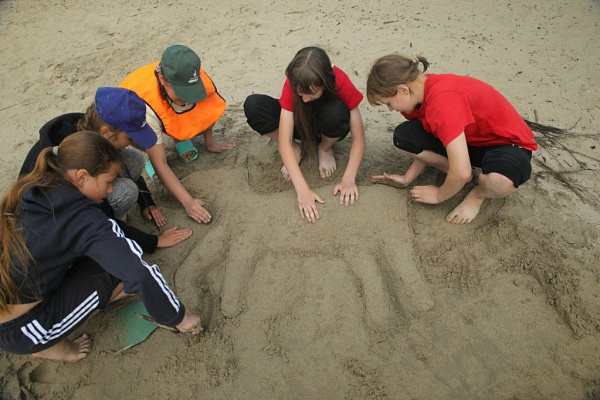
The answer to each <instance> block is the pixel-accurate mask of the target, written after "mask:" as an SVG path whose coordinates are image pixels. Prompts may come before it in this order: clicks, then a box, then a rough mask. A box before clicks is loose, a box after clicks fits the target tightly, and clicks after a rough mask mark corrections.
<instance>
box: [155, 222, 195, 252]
mask: <svg viewBox="0 0 600 400" xmlns="http://www.w3.org/2000/svg"><path fill="white" fill-rule="evenodd" d="M190 236H192V230H191V229H177V227H176V226H175V227H173V228H171V229H167V230H166V231H164V232H163V233H161V234H160V235H159V236H158V245H157V246H156V247H160V248H165V247H171V246H175V245H176V244H178V243H181V242H183V241H184V240H185V239H187V238H189V237H190Z"/></svg>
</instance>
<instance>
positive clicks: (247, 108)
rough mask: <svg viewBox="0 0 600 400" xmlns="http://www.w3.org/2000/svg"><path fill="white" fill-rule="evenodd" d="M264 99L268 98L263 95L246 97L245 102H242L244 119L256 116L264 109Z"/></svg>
mask: <svg viewBox="0 0 600 400" xmlns="http://www.w3.org/2000/svg"><path fill="white" fill-rule="evenodd" d="M265 97H268V96H266V95H264V94H251V95H250V96H248V97H246V100H244V114H246V118H251V117H252V116H254V115H256V114H257V113H258V112H259V110H261V109H262V108H263V107H264V103H265Z"/></svg>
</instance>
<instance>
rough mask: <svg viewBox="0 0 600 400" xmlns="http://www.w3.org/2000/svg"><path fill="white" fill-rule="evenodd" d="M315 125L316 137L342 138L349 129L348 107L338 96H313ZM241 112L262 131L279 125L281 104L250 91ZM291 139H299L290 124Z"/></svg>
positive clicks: (262, 133)
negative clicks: (331, 98)
mask: <svg viewBox="0 0 600 400" xmlns="http://www.w3.org/2000/svg"><path fill="white" fill-rule="evenodd" d="M312 108H313V111H314V113H315V123H316V128H317V138H318V139H317V140H318V141H320V137H321V135H323V136H326V137H329V138H339V140H342V139H343V138H345V137H346V135H348V132H349V131H350V110H349V109H348V107H347V106H346V105H345V104H344V103H343V102H342V101H341V100H338V99H336V100H333V101H326V100H323V99H317V100H314V101H313V102H312ZM244 113H245V114H246V119H247V120H248V125H250V127H251V128H252V129H253V130H255V131H256V132H258V133H260V134H261V135H265V134H267V133H271V132H273V131H275V130H277V129H278V128H279V117H280V115H281V105H280V104H279V100H277V99H274V98H273V97H271V96H267V95H264V94H252V95H250V96H248V97H247V98H246V101H245V102H244ZM294 139H298V140H299V139H300V134H299V132H298V131H297V130H296V128H294Z"/></svg>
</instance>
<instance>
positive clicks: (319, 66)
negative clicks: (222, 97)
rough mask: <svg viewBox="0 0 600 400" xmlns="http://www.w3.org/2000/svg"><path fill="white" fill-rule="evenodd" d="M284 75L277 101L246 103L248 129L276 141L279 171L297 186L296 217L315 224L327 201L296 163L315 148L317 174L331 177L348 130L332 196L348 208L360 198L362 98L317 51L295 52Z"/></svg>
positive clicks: (256, 96) (257, 98)
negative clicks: (338, 144) (339, 175)
mask: <svg viewBox="0 0 600 400" xmlns="http://www.w3.org/2000/svg"><path fill="white" fill-rule="evenodd" d="M285 75H286V76H287V79H286V81H285V84H284V86H283V91H282V93H281V97H280V98H279V101H277V100H276V99H274V98H272V97H270V96H266V95H261V94H253V95H250V96H248V98H247V99H246V101H245V102H244V112H245V114H246V118H247V119H248V124H249V125H250V127H251V128H252V129H254V130H255V131H257V132H258V133H260V134H261V135H265V136H268V137H269V138H271V139H273V140H275V141H276V142H278V143H279V153H280V154H281V159H282V160H283V168H282V169H281V172H282V173H283V175H284V177H285V178H286V179H291V180H292V182H293V184H294V187H295V188H296V193H297V195H298V208H299V209H300V215H301V216H302V218H305V217H306V218H307V219H308V221H310V222H313V223H314V222H315V221H316V220H317V219H319V211H318V210H317V206H316V202H319V203H324V202H325V201H324V200H323V199H321V197H320V196H319V195H318V194H316V193H315V192H313V191H312V190H311V189H310V188H309V186H308V184H307V183H306V180H305V179H304V176H303V175H302V171H301V170H300V167H299V166H298V164H299V162H300V160H301V158H302V156H303V155H304V154H305V153H306V152H307V151H310V150H313V149H314V147H318V155H319V172H320V174H321V177H322V178H329V177H330V176H331V175H332V174H333V173H334V172H335V170H336V162H335V158H334V156H333V144H334V143H335V142H337V141H339V140H342V139H344V138H345V137H346V135H347V134H348V131H350V133H351V135H352V148H351V149H350V158H349V159H348V165H347V167H346V171H345V172H344V175H343V176H342V180H341V182H340V183H338V184H337V185H336V186H335V188H334V189H333V194H334V195H337V193H338V192H339V193H340V205H342V204H345V205H346V206H348V205H351V204H354V201H355V200H358V188H357V187H356V183H355V179H356V173H357V172H358V167H359V166H360V163H361V161H362V156H363V153H364V150H365V135H364V128H363V122H362V117H361V115H360V111H359V109H358V105H359V104H360V102H361V101H362V99H363V95H362V94H361V93H360V92H359V91H358V90H357V89H356V87H355V86H354V85H353V84H352V82H351V81H350V79H349V78H348V75H346V74H345V73H344V72H343V71H342V70H341V69H339V68H337V67H335V66H332V64H331V61H330V60H329V57H328V56H327V53H325V51H323V50H322V49H320V48H318V47H306V48H304V49H301V50H300V51H298V53H296V56H295V57H294V59H293V60H292V62H291V63H290V64H289V65H288V67H287V69H286V70H285ZM297 141H299V142H300V143H298V142H297Z"/></svg>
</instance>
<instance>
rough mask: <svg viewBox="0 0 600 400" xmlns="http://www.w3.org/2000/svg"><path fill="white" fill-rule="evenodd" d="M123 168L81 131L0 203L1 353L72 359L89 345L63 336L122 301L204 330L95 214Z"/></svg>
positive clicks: (110, 149)
mask: <svg viewBox="0 0 600 400" xmlns="http://www.w3.org/2000/svg"><path fill="white" fill-rule="evenodd" d="M119 167H120V158H119V153H118V151H117V150H116V148H115V147H114V146H113V145H111V144H110V142H109V141H108V140H106V139H104V138H103V137H102V136H100V135H98V134H96V133H92V132H78V133H75V134H73V135H70V136H69V137H67V138H66V139H65V140H63V141H62V143H61V145H60V146H54V147H53V148H47V149H44V150H42V152H41V153H40V155H39V157H38V161H37V163H36V166H35V168H34V170H33V171H32V172H31V173H30V174H28V175H26V176H24V177H23V178H21V179H19V180H18V181H17V182H16V183H15V184H13V186H12V187H11V188H10V189H9V191H8V193H7V194H6V195H5V196H4V198H3V199H2V200H1V201H0V218H1V224H0V243H1V249H0V283H1V286H0V349H1V350H3V351H6V352H9V353H14V354H31V355H33V356H35V357H40V358H48V359H54V360H62V361H77V360H79V359H81V358H83V357H85V356H86V355H87V353H88V352H89V351H90V340H89V338H88V337H87V335H85V334H84V335H82V336H80V337H79V338H77V339H75V340H74V341H71V340H69V339H67V336H68V335H69V334H70V333H71V332H72V331H73V330H75V329H76V328H77V327H78V326H80V325H81V324H82V323H83V322H84V321H85V320H86V319H87V318H88V317H90V316H92V315H93V314H95V313H96V312H97V311H98V310H102V309H104V308H106V306H107V305H108V303H110V302H112V301H115V300H117V299H120V298H122V297H124V296H126V294H136V295H138V296H139V297H140V298H141V300H142V302H143V303H144V305H145V307H146V309H147V310H148V312H149V313H150V315H151V316H152V318H154V319H155V320H156V322H158V323H160V324H163V325H167V326H174V327H177V328H178V329H179V330H180V331H182V332H192V333H198V332H199V331H200V330H201V328H196V326H198V325H199V322H200V321H199V318H198V317H197V316H196V315H194V314H189V313H187V312H186V311H185V307H184V306H183V304H182V303H181V302H180V301H179V299H178V298H177V296H176V295H175V293H173V291H172V290H171V289H170V288H169V286H168V284H167V282H166V281H165V279H164V277H163V276H162V274H161V272H160V270H159V268H158V266H156V265H149V264H147V263H146V262H145V261H144V260H142V258H141V255H142V250H141V248H140V246H139V245H138V244H137V243H136V242H135V241H133V240H131V239H128V238H127V237H125V235H124V234H123V232H122V231H121V229H120V228H119V226H118V224H117V223H116V222H115V221H114V220H112V219H110V218H108V217H107V216H106V215H105V214H104V213H103V212H102V210H101V209H100V207H99V206H98V203H100V202H101V201H102V200H103V199H104V197H105V196H106V194H107V193H110V192H111V191H112V182H113V181H114V179H115V178H116V176H117V173H118V171H119Z"/></svg>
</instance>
